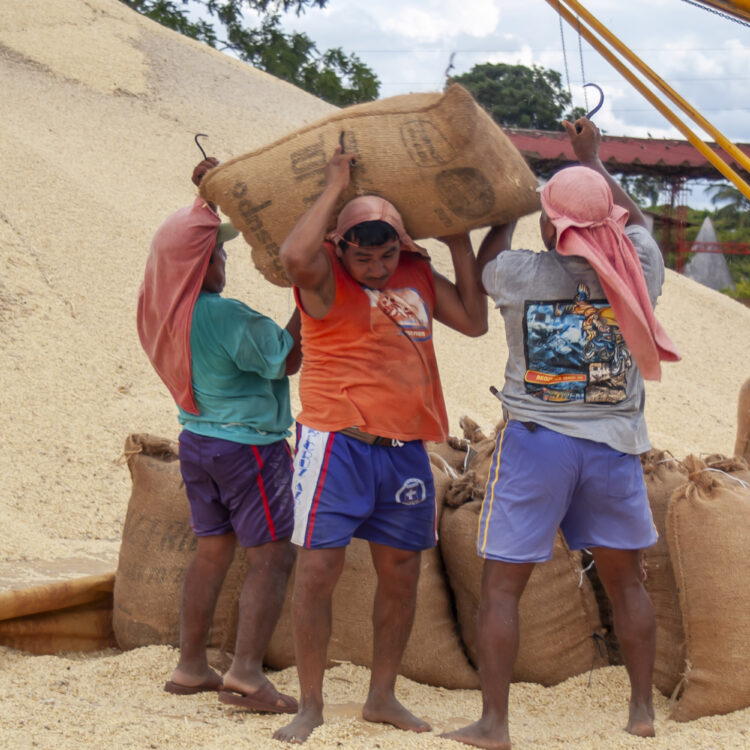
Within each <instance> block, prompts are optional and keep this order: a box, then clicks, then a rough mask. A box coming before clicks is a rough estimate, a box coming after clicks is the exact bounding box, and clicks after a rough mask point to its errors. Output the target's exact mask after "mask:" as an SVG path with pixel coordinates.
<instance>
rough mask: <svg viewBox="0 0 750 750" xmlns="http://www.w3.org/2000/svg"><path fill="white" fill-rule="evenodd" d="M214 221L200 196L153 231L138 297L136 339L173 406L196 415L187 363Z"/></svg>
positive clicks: (213, 241) (212, 243)
mask: <svg viewBox="0 0 750 750" xmlns="http://www.w3.org/2000/svg"><path fill="white" fill-rule="evenodd" d="M219 224H220V219H219V216H218V215H217V214H216V212H214V211H213V210H212V209H211V208H210V207H209V206H208V204H207V203H206V201H205V200H203V198H196V199H195V202H194V203H193V205H192V206H188V207H186V208H181V209H180V210H179V211H176V212H175V213H173V214H172V215H171V216H169V217H168V218H167V219H166V220H165V221H164V223H163V224H162V225H161V226H160V227H159V228H158V229H157V230H156V234H155V235H154V238H153V240H152V241H151V249H150V250H149V254H148V259H147V260H146V273H145V277H144V279H143V283H142V284H141V288H140V291H139V294H138V313H137V321H138V336H139V337H140V340H141V344H142V346H143V348H144V349H145V351H146V354H147V355H148V358H149V359H150V360H151V364H152V365H153V366H154V369H155V370H156V372H157V373H158V374H159V377H160V378H161V379H162V380H163V381H164V384H165V385H166V386H167V388H168V389H169V392H170V393H171V394H172V397H173V398H174V400H175V401H176V402H177V404H178V405H179V406H180V407H181V408H182V409H184V410H185V411H187V412H190V413H192V414H198V407H197V406H196V404H195V399H194V396H193V385H192V368H191V364H190V327H191V323H192V318H193V308H194V307H195V301H196V299H198V294H199V293H200V290H201V287H202V286H203V280H204V279H205V276H206V269H207V268H208V261H209V259H210V257H211V253H212V252H213V249H214V246H215V245H216V236H217V231H218V229H219Z"/></svg>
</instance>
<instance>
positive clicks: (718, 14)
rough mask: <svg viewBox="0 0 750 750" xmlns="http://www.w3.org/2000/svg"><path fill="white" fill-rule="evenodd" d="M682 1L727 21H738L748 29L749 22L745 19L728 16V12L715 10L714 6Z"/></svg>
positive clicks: (688, 0)
mask: <svg viewBox="0 0 750 750" xmlns="http://www.w3.org/2000/svg"><path fill="white" fill-rule="evenodd" d="M682 2H683V3H687V4H688V5H694V6H695V7H696V8H700V9H701V10H705V11H708V12H709V13H713V14H714V15H715V16H720V17H721V18H726V19H727V20H728V21H734V22H735V23H738V24H739V25H740V26H747V27H748V28H749V29H750V23H748V22H747V21H743V20H742V19H740V18H737V17H736V16H730V15H729V14H728V13H722V12H721V11H720V10H715V9H714V8H707V7H706V6H705V5H699V4H698V3H695V2H693V0H682Z"/></svg>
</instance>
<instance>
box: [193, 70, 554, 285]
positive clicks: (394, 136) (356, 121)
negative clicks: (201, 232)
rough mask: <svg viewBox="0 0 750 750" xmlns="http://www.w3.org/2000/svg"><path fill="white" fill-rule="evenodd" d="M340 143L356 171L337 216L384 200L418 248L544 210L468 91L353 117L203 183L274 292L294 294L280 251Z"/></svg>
mask: <svg viewBox="0 0 750 750" xmlns="http://www.w3.org/2000/svg"><path fill="white" fill-rule="evenodd" d="M342 133H343V134H344V135H343V139H344V146H345V150H346V151H347V152H348V153H351V154H354V155H355V156H356V159H357V163H356V166H355V167H354V168H353V169H352V178H351V182H350V184H349V187H348V188H347V189H346V191H345V192H344V194H343V196H342V198H341V201H340V203H339V205H338V206H337V208H336V211H335V214H334V216H335V215H336V214H338V211H339V210H340V208H341V207H342V206H343V205H344V203H346V202H347V201H349V200H351V199H352V198H354V197H355V196H357V195H365V194H376V195H382V196H383V197H385V198H387V199H388V200H390V201H391V202H392V203H394V204H395V205H396V207H397V208H398V209H399V211H400V212H401V215H402V216H403V219H404V224H405V226H406V229H407V231H408V232H409V234H410V235H411V236H412V237H413V238H414V239H420V238H425V237H440V236H444V235H448V234H455V233H459V232H465V231H468V230H470V229H474V228H477V227H482V226H488V225H491V224H504V223H506V222H508V221H512V220H514V219H517V218H519V217H521V216H523V215H525V214H528V213H531V212H533V211H536V210H537V209H538V208H539V197H538V194H537V192H536V188H537V180H536V178H535V177H534V175H533V173H532V172H531V170H530V169H529V167H528V165H527V164H526V162H525V161H524V159H523V157H522V156H521V154H520V153H519V151H518V150H517V149H516V148H515V146H513V144H512V143H511V142H510V140H509V139H508V137H507V136H506V135H505V134H504V133H503V131H502V130H501V128H500V127H499V126H498V125H497V124H496V123H495V122H494V121H493V120H492V118H491V117H490V116H489V115H488V114H487V113H486V112H485V111H484V110H483V109H482V108H481V107H480V106H479V105H478V104H477V103H476V101H475V100H474V99H473V97H472V96H471V94H469V92H468V91H467V90H466V89H464V88H463V87H462V86H459V85H458V84H454V85H452V86H450V87H449V88H448V90H447V91H446V92H445V93H444V94H440V93H428V94H407V95H404V96H396V97H392V98H388V99H381V100H379V101H376V102H368V103H367V104H358V105H355V106H352V107H347V108H345V109H342V110H340V111H339V112H336V113H335V114H333V115H330V116H328V117H326V118H325V119H323V120H319V121H317V122H315V123H313V124H311V125H307V126H305V127H303V128H300V129H299V130H296V131H294V132H293V133H290V134H288V135H286V136H284V137H283V138H281V139H279V140H277V141H275V142H274V143H271V144H269V145H267V146H265V147H263V148H261V149H259V150H257V151H253V152H252V153H249V154H245V155H243V156H239V157H236V158H234V159H231V160H230V161H228V162H225V163H224V164H222V165H221V166H219V167H217V168H216V169H213V170H211V171H210V172H208V174H207V175H206V176H205V177H204V178H203V181H202V182H201V186H200V192H201V195H202V196H203V197H204V198H206V199H207V200H210V201H212V202H213V203H216V204H218V205H219V207H220V208H221V210H222V211H223V212H224V213H225V214H226V215H227V216H228V217H229V218H230V220H231V222H232V224H234V226H235V227H236V228H237V229H238V230H239V231H241V232H242V234H243V236H244V238H245V240H246V241H247V243H248V244H249V245H251V247H252V258H253V262H254V263H255V265H256V267H257V268H258V270H259V271H260V272H261V273H262V274H263V275H264V276H265V277H266V278H267V279H268V280H269V281H271V282H273V283H274V284H278V285H280V286H288V285H289V282H288V280H287V278H286V274H285V273H284V270H283V268H282V267H281V264H280V262H279V259H278V250H279V247H280V246H281V243H282V242H283V240H284V238H285V237H286V236H287V234H288V233H289V231H290V230H291V228H292V227H293V226H294V224H295V223H296V221H297V219H299V218H300V216H302V214H303V213H304V212H305V211H306V210H307V209H308V208H309V207H310V205H311V204H312V203H313V202H314V201H315V199H316V198H317V197H318V195H319V194H320V193H321V191H322V189H323V186H324V184H325V183H324V175H323V172H324V169H325V165H326V164H327V162H328V161H329V159H330V158H331V156H332V155H333V153H334V151H335V149H336V146H338V144H339V139H340V137H341V134H342ZM330 228H333V227H332V226H331V227H330Z"/></svg>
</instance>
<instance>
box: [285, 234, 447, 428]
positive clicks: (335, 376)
mask: <svg viewBox="0 0 750 750" xmlns="http://www.w3.org/2000/svg"><path fill="white" fill-rule="evenodd" d="M325 247H326V249H327V251H328V253H329V254H330V256H331V261H332V263H333V268H334V273H335V276H336V299H335V301H334V303H333V306H332V307H331V309H330V310H329V311H328V314H327V315H326V316H325V317H324V318H322V319H320V320H318V319H316V318H312V317H310V316H309V315H307V314H306V313H305V311H304V309H303V308H302V304H301V302H300V297H299V290H298V289H297V288H295V290H294V295H295V299H296V301H297V306H298V307H299V308H300V311H301V313H302V355H303V356H302V370H301V372H300V380H299V394H300V400H301V402H302V411H301V412H300V414H299V416H298V418H297V419H298V421H299V422H300V423H302V424H304V425H306V426H308V427H311V428H312V429H315V430H321V431H325V432H335V431H336V430H341V429H344V428H346V427H359V428H360V429H361V430H364V431H365V432H369V433H371V434H373V435H381V436H383V437H387V438H395V439H397V440H403V441H406V440H434V441H442V440H445V439H446V435H447V433H448V417H447V414H446V411H445V402H444V401H443V391H442V388H441V385H440V376H439V374H438V369H437V361H436V359H435V350H434V348H433V344H432V315H433V310H434V308H435V280H434V278H433V275H432V268H431V267H430V263H429V261H428V260H426V259H424V258H420V257H419V256H417V255H416V254H414V253H411V252H404V251H402V253H401V256H400V258H399V264H398V267H397V268H396V271H395V272H394V274H393V275H392V276H391V278H390V279H389V280H388V286H387V288H386V289H380V290H377V289H368V288H366V287H363V286H362V285H360V284H359V283H357V282H356V281H355V280H354V279H353V278H352V277H351V276H350V275H349V274H348V273H347V271H346V269H345V268H344V267H343V266H342V265H341V262H340V261H339V259H338V258H337V257H336V255H335V253H334V252H333V247H332V245H331V244H330V243H326V244H325Z"/></svg>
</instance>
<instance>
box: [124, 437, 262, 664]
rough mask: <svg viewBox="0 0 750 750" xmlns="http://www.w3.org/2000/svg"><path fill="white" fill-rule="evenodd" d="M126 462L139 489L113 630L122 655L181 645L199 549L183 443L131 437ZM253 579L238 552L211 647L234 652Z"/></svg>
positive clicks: (133, 498)
mask: <svg viewBox="0 0 750 750" xmlns="http://www.w3.org/2000/svg"><path fill="white" fill-rule="evenodd" d="M124 456H125V457H126V458H127V463H128V468H129V469H130V475H131V478H132V482H133V487H132V492H131V495H130V502H129V503H128V510H127V514H126V516H125V525H124V527H123V532H122V544H121V546H120V557H119V560H118V564H117V573H116V575H115V586H114V607H113V616H112V625H113V628H114V633H115V638H116V639H117V644H118V645H119V647H120V648H122V649H124V650H126V649H131V648H137V647H139V646H148V645H150V644H171V645H173V646H177V645H179V638H180V594H181V590H182V581H183V578H184V576H185V570H186V568H187V566H188V565H189V564H190V561H191V560H192V558H193V553H194V552H195V549H196V547H197V542H196V539H195V536H194V534H193V531H192V529H191V528H190V507H189V505H188V499H187V496H186V495H185V486H184V484H183V482H182V476H181V475H180V468H179V462H178V454H177V443H175V442H174V441H171V440H167V439H165V438H158V437H154V436H152V435H143V434H141V435H130V436H129V437H128V438H127V440H126V441H125V449H124ZM246 572H247V562H246V558H245V555H244V554H242V552H241V549H240V548H239V547H238V552H237V554H236V555H235V559H234V562H233V563H232V565H231V567H230V569H229V572H228V573H227V577H226V580H225V581H224V585H223V587H222V590H221V594H220V595H219V600H218V602H217V605H216V612H215V614H214V619H213V626H212V628H211V631H210V633H209V639H208V643H207V646H211V647H215V648H219V649H222V650H226V651H233V650H234V642H235V639H236V633H237V609H238V600H239V592H240V589H241V587H242V583H243V581H244V578H245V574H246Z"/></svg>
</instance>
